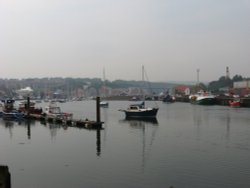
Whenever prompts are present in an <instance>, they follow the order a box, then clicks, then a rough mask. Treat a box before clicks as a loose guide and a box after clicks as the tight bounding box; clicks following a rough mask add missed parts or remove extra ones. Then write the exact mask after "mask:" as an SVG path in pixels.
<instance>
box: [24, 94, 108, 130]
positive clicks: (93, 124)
mask: <svg viewBox="0 0 250 188" xmlns="http://www.w3.org/2000/svg"><path fill="white" fill-rule="evenodd" d="M28 104H29V99H28ZM100 114H101V113H100V97H97V98H96V121H93V120H89V119H87V118H86V119H84V120H82V119H66V118H63V117H51V116H46V115H45V114H32V113H30V112H29V111H28V112H27V113H26V115H25V119H33V120H39V121H42V122H43V123H55V124H62V125H67V126H75V127H82V128H88V129H101V128H102V124H103V123H104V122H101V115H100Z"/></svg>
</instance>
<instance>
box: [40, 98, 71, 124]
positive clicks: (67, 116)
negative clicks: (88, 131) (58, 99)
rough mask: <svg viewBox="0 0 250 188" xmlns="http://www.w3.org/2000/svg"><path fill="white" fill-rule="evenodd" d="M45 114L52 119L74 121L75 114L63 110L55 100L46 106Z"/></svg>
mask: <svg viewBox="0 0 250 188" xmlns="http://www.w3.org/2000/svg"><path fill="white" fill-rule="evenodd" d="M43 116H44V117H45V118H46V119H48V120H51V121H65V122H67V121H72V119H73V114H72V113H67V112H62V111H61V108H60V107H59V106H57V105H56V103H55V102H51V103H50V104H49V105H48V106H46V107H45V110H44V113H43Z"/></svg>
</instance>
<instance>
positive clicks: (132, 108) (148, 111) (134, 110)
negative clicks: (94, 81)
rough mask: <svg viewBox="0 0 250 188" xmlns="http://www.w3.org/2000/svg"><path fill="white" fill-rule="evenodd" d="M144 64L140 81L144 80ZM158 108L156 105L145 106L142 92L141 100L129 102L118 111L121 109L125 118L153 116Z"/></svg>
mask: <svg viewBox="0 0 250 188" xmlns="http://www.w3.org/2000/svg"><path fill="white" fill-rule="evenodd" d="M144 74H145V70H144V66H142V81H143V82H144ZM158 110H159V108H158V107H154V108H151V107H146V106H145V96H144V94H143V100H142V101H141V102H140V103H136V104H131V105H129V107H128V108H127V109H125V110H122V109H120V110H119V111H122V112H124V113H125V116H126V119H129V118H142V119H144V118H145V119H146V118H155V117H156V116H157V112H158Z"/></svg>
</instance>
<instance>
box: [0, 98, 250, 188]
mask: <svg viewBox="0 0 250 188" xmlns="http://www.w3.org/2000/svg"><path fill="white" fill-rule="evenodd" d="M149 103H151V104H153V102H149ZM109 104H110V107H109V108H107V109H101V119H102V121H104V122H105V124H104V125H103V128H104V129H103V130H101V131H96V130H86V129H79V128H76V127H63V126H60V125H51V124H46V125H43V124H41V123H40V122H38V121H36V122H31V123H30V125H29V123H27V122H21V123H18V122H6V121H3V120H1V119H0V150H1V154H0V164H2V165H7V166H8V167H9V172H10V173H11V184H12V188H69V187H70V188H83V187H86V188H115V187H119V188H128V187H129V188H151V187H157V188H169V187H170V186H173V187H174V188H231V187H232V188H236V187H237V188H249V187H250V178H249V177H250V162H249V159H250V109H247V108H239V109H233V108H230V107H227V106H197V105H191V104H189V103H173V104H164V103H162V102H158V105H159V108H160V109H159V112H158V117H157V122H147V121H136V120H130V121H128V120H125V119H124V114H123V113H122V112H119V111H118V109H120V108H126V107H127V105H128V102H127V101H110V102H109ZM40 105H41V106H44V105H45V104H43V103H42V104H40ZM59 105H60V106H61V108H62V109H63V110H64V111H68V112H72V113H74V117H75V118H77V119H80V118H81V119H85V118H89V119H92V120H95V118H96V117H95V101H81V102H68V103H63V104H59Z"/></svg>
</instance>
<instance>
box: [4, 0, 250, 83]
mask: <svg viewBox="0 0 250 188" xmlns="http://www.w3.org/2000/svg"><path fill="white" fill-rule="evenodd" d="M0 65H1V67H0V78H30V77H32V78H34V77H38V78H40V77H90V78H93V77H99V78H102V76H103V73H102V72H103V67H105V72H106V78H107V79H109V80H116V79H125V80H140V78H141V66H142V65H144V66H145V68H146V71H147V74H148V77H149V79H150V81H191V80H196V70H197V69H198V68H199V69H200V81H212V80H217V79H218V78H219V77H220V76H222V75H224V74H225V70H226V67H227V66H228V67H229V68H230V75H232V76H233V75H235V74H240V75H242V76H244V77H250V0H0Z"/></svg>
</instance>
